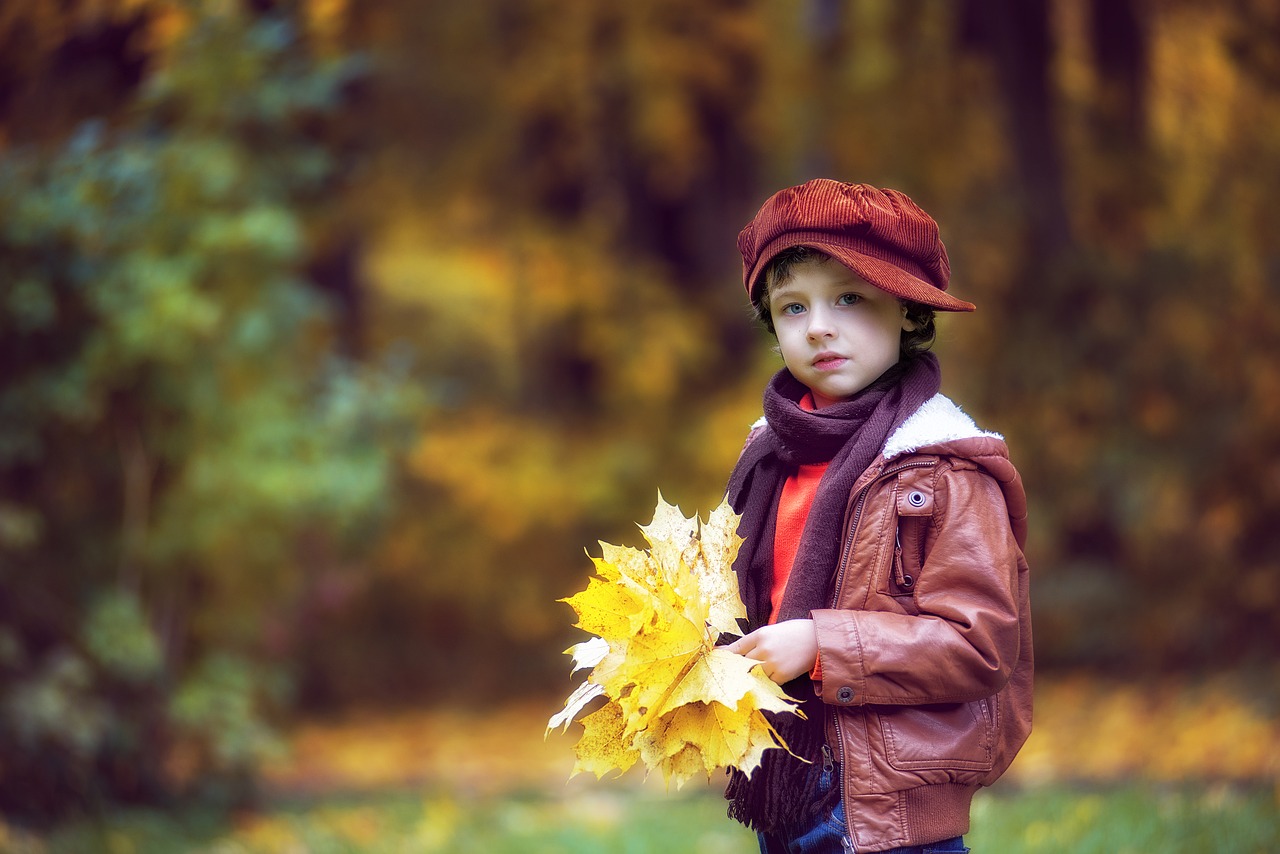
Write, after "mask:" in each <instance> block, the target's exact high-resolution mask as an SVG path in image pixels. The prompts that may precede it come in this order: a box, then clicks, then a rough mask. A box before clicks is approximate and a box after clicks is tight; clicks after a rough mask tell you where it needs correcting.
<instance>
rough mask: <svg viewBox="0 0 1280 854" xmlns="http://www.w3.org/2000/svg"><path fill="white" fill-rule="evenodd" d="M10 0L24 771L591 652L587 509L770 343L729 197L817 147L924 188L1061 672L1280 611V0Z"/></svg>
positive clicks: (0, 406) (731, 432)
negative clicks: (751, 298) (584, 612)
mask: <svg viewBox="0 0 1280 854" xmlns="http://www.w3.org/2000/svg"><path fill="white" fill-rule="evenodd" d="M0 6H2V7H3V11H0V756H3V757H4V762H3V765H2V766H0V800H4V801H5V803H6V804H14V805H15V806H14V807H13V808H14V809H15V810H16V811H18V812H21V813H23V814H24V815H27V816H35V817H40V816H54V815H57V814H59V813H60V812H63V811H65V810H66V809H68V808H73V809H74V808H87V806H88V805H90V804H98V803H104V802H105V803H109V802H112V801H113V800H129V801H135V802H145V801H155V800H159V799H164V798H167V797H171V796H172V795H173V794H175V793H182V792H192V793H211V792H212V793H222V795H220V796H224V797H229V798H232V799H234V798H237V797H245V796H246V795H247V793H248V792H250V791H251V790H252V786H251V785H250V783H251V781H252V780H253V778H254V769H255V768H256V767H258V766H259V765H260V763H262V762H263V761H266V760H268V759H269V758H270V757H272V756H273V755H274V752H275V751H276V749H278V747H279V743H280V742H279V738H278V737H277V736H276V735H275V732H276V730H277V728H278V725H279V724H280V723H281V722H283V721H287V720H289V719H290V718H291V717H293V716H295V715H297V714H300V713H314V712H321V711H335V710H338V709H342V708H344V707H349V706H352V705H360V706H378V705H382V704H394V705H395V706H397V707H401V706H404V705H408V704H412V703H429V704H433V705H434V704H439V703H444V702H461V701H469V702H485V703H487V702H490V701H492V700H493V698H502V699H510V698H515V697H526V696H529V695H531V694H535V693H536V694H539V695H549V694H560V695H563V694H564V693H568V690H567V689H564V690H562V685H563V684H564V683H563V677H564V674H563V668H562V662H563V658H562V657H561V656H560V651H561V650H563V649H564V648H565V647H566V646H568V645H569V644H571V643H573V642H574V633H575V631H576V630H574V629H572V628H571V627H570V626H568V624H567V622H566V621H565V620H564V618H563V617H564V614H563V606H558V605H555V604H554V600H555V599H557V598H558V597H561V596H563V595H565V592H566V591H568V590H572V589H577V587H578V586H579V585H580V582H581V575H582V572H581V564H582V561H581V546H582V544H583V543H586V542H593V541H595V540H596V539H597V538H602V539H605V540H607V541H611V542H622V541H623V539H624V538H625V537H626V536H627V535H628V532H629V530H630V526H631V520H634V519H637V518H641V517H642V514H644V513H646V512H647V511H648V510H649V509H650V508H651V507H652V502H653V494H654V490H655V488H656V487H657V486H658V485H659V484H661V485H662V487H663V489H664V490H665V491H666V493H667V495H668V496H669V497H672V498H676V499H678V500H679V501H680V502H683V503H685V505H686V506H700V507H710V506H714V504H715V502H716V501H718V500H719V497H720V496H721V495H722V494H723V491H724V484H725V479H726V477H727V473H728V472H729V471H730V469H731V468H732V465H733V461H734V459H735V458H736V455H737V453H738V452H739V450H740V448H741V446H742V441H743V439H744V437H745V434H746V432H747V429H748V426H749V425H750V424H751V423H752V422H753V421H754V420H755V419H756V418H757V417H758V416H759V414H760V391H761V388H762V386H763V383H764V381H765V379H766V378H767V377H768V376H769V375H770V374H771V373H772V372H773V371H774V370H776V369H777V367H778V361H777V359H776V357H775V356H774V354H772V353H771V351H770V346H771V342H770V340H769V338H768V336H767V335H766V334H765V333H764V332H762V331H761V330H759V329H757V328H755V327H754V326H753V323H752V320H751V318H750V313H749V311H748V310H747V308H746V307H745V306H744V305H743V297H742V292H741V287H740V284H739V281H738V278H739V274H740V270H739V259H738V258H737V257H736V254H735V252H734V239H735V237H736V234H737V231H738V229H739V228H741V226H742V224H743V223H745V222H746V221H747V220H748V218H749V217H750V216H751V214H752V213H753V212H754V210H755V209H756V208H757V207H758V206H759V204H760V203H761V202H762V201H763V200H764V199H765V198H766V197H767V196H768V195H769V194H770V193H771V192H773V191H775V190H777V189H778V188H780V187H782V186H787V185H790V184H795V183H799V182H800V181H802V180H805V179H807V178H810V177H813V176H815V175H826V176H830V177H835V178H840V179H845V180H855V181H866V182H869V183H872V184H875V185H878V186H888V187H895V188H898V189H901V190H903V191H905V192H907V193H908V194H910V195H911V196H912V198H914V199H916V200H917V201H919V202H920V203H921V204H922V206H923V207H925V208H926V209H927V210H928V211H929V212H930V213H931V214H933V215H935V216H936V218H937V219H938V220H939V222H940V223H941V225H942V233H943V238H944V240H945V241H946V244H947V247H948V251H949V253H950V258H951V262H952V268H953V280H952V290H953V291H954V292H955V293H956V294H958V295H959V296H961V297H963V298H965V299H969V300H972V301H973V302H975V303H976V304H977V305H978V311H977V312H976V313H974V314H972V315H969V316H965V317H953V318H945V319H943V320H942V321H941V325H940V329H939V338H938V343H937V345H936V350H937V352H938V355H939V357H940V360H941V362H942V364H943V383H944V390H945V391H946V392H947V393H948V394H950V395H951V396H953V397H955V398H956V399H957V400H958V401H959V402H960V403H961V404H962V405H964V406H965V408H966V409H967V411H970V412H971V413H973V414H974V416H975V417H976V419H977V420H978V421H979V422H980V423H981V424H982V425H983V426H984V427H988V428H990V429H993V430H996V431H998V432H1000V433H1002V434H1004V435H1005V436H1006V437H1007V438H1008V440H1009V444H1010V447H1011V450H1012V453H1013V456H1014V459H1015V461H1016V462H1017V464H1018V466H1019V470H1020V471H1021V472H1022V474H1023V477H1024V479H1025V482H1026V484H1027V489H1028V497H1029V503H1030V506H1031V516H1030V524H1031V530H1030V538H1029V543H1028V557H1029V560H1030V563H1031V565H1032V567H1033V582H1032V586H1033V593H1032V596H1033V600H1034V608H1035V622H1036V625H1035V629H1036V660H1037V666H1038V668H1040V669H1041V670H1042V671H1045V672H1051V671H1053V670H1055V669H1057V670H1060V671H1061V670H1064V669H1075V668H1085V669H1092V670H1094V671H1105V672H1109V673H1110V674H1111V675H1113V676H1117V677H1127V676H1129V675H1130V674H1132V673H1134V672H1143V673H1155V674H1163V675H1171V676H1173V677H1174V678H1177V677H1179V675H1180V674H1182V673H1183V672H1185V671H1186V670H1188V669H1191V670H1200V671H1205V670H1218V669H1221V668H1224V667H1237V666H1246V667H1247V666H1250V665H1253V664H1256V663H1258V662H1264V663H1265V662H1270V661H1273V660H1274V659H1275V657H1276V655H1277V653H1278V652H1280V526H1277V525H1276V524H1275V519H1276V518H1277V516H1278V515H1280V467H1278V466H1277V463H1276V460H1277V459H1280V404H1277V401H1280V371H1278V370H1277V368H1276V366H1277V364H1280V311H1277V309H1276V300H1277V286H1276V283H1277V280H1278V279H1277V277H1278V275H1280V273H1278V272H1277V271H1280V249H1278V244H1277V242H1276V240H1275V238H1274V235H1276V234H1278V233H1280V208H1278V207H1277V206H1276V204H1275V202H1274V200H1275V199H1276V198H1280V143H1278V141H1280V50H1278V49H1277V45H1280V13H1278V11H1277V6H1276V4H1275V3H1269V2H1264V0H1230V2H1221V3H1203V2H1196V0H1151V2H1139V0H1085V1H1084V2H1048V1H1047V0H956V2H933V0H848V2H828V0H814V2H804V3H794V2H789V0H707V2H701V3H697V4H689V3H687V2H683V0H636V2H628V3H599V2H591V0H556V2H552V1H551V0H531V2H520V3H511V2H507V0H469V2H466V3H426V4H424V3H420V2H414V0H386V2H378V3H353V2H349V0H298V2H289V3H283V2H273V0H253V2H249V0H228V2H203V0H201V1H200V2H186V0H183V1H182V2H179V1H178V0H95V1H94V2H60V3H50V2H46V0H7V2H4V3H2V4H0ZM543 699H544V701H545V702H546V703H548V704H549V703H550V702H552V701H551V699H550V698H549V697H545V696H544V698H543ZM596 702H600V701H596ZM539 728H540V727H539ZM1199 743H1203V740H1202V739H1201V740H1200V742H1199Z"/></svg>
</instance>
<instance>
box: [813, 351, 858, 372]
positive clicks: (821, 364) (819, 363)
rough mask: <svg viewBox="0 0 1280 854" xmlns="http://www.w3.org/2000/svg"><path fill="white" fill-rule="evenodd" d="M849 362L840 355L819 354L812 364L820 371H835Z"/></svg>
mask: <svg viewBox="0 0 1280 854" xmlns="http://www.w3.org/2000/svg"><path fill="white" fill-rule="evenodd" d="M847 361H849V360H848V359H846V358H845V357H844V356H841V355H840V354H839V353H819V354H818V355H817V358H815V359H814V360H813V362H812V363H811V364H812V365H813V367H815V368H817V369H818V370H819V371H830V370H834V369H836V368H838V367H840V366H841V365H843V364H844V363H845V362H847Z"/></svg>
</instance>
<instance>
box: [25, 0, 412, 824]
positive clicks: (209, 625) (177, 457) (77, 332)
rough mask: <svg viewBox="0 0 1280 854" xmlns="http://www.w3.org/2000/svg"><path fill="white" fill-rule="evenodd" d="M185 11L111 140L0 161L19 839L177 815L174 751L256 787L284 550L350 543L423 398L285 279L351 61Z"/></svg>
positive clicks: (305, 240) (246, 25)
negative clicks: (143, 813)
mask: <svg viewBox="0 0 1280 854" xmlns="http://www.w3.org/2000/svg"><path fill="white" fill-rule="evenodd" d="M190 12H191V17H190V18H188V19H186V20H185V27H186V28H185V29H184V30H183V31H182V32H181V33H180V34H179V35H178V36H177V38H176V40H175V41H174V42H173V43H172V44H171V45H169V46H168V50H167V53H162V54H160V55H158V56H157V57H156V58H155V59H156V68H155V70H154V73H153V74H152V75H151V76H150V77H148V78H147V79H146V80H145V81H144V83H143V84H142V86H141V87H140V89H139V91H138V92H137V94H136V97H135V99H134V102H133V103H132V105H131V106H130V108H129V110H128V112H127V114H126V115H124V116H120V117H117V118H116V119H115V120H114V121H113V122H110V123H108V122H105V121H97V120H89V121H86V122H84V124H83V125H82V126H81V127H80V129H79V130H78V131H77V132H76V133H75V134H74V135H73V136H72V137H71V138H70V139H68V140H67V141H66V142H65V144H62V145H59V146H55V147H52V148H49V149H44V148H25V149H22V148H15V149H11V150H8V151H5V152H4V156H3V157H2V158H0V281H2V282H3V283H4V285H3V291H0V359H2V360H3V362H4V364H5V371H4V376H3V381H2V382H0V423H3V425H4V428H3V431H0V479H2V480H3V483H4V490H3V494H2V495H0V583H2V584H3V585H4V589H5V596H4V600H3V601H2V602H0V620H3V623H4V625H5V626H6V628H5V632H4V638H5V640H6V647H5V655H4V656H3V659H0V678H2V679H3V681H2V682H0V686H3V687H2V690H3V695H2V697H3V704H2V705H0V749H2V750H3V751H4V753H5V755H6V761H5V763H4V766H3V768H0V795H3V796H4V797H5V798H6V799H8V800H9V801H10V802H11V803H16V804H17V805H18V809H19V810H20V811H26V812H29V813H34V814H41V813H56V812H58V811H59V810H61V809H65V808H67V807H71V806H75V805H77V803H79V804H84V803H86V802H88V801H89V800H92V799H93V798H96V797H97V796H98V795H100V794H106V795H107V796H113V795H114V796H130V797H137V796H142V797H154V796H155V795H156V793H157V792H162V791H165V790H172V789H174V788H175V787H176V786H177V785H178V784H179V783H181V782H182V781H179V780H176V779H173V778H172V777H171V776H167V775H168V771H167V770H166V769H165V766H164V763H165V762H166V761H167V756H168V754H169V752H170V750H171V749H173V748H174V746H175V745H176V744H190V745H192V746H191V747H189V748H188V749H187V753H188V754H194V755H196V756H198V757H199V759H198V761H197V765H198V766H199V767H197V768H194V769H188V773H192V772H202V771H203V772H208V773H213V774H219V773H225V774H229V775H232V776H237V777H238V776H240V775H243V774H244V773H245V772H247V771H249V770H251V769H252V768H253V766H254V765H255V764H256V762H257V761H258V760H259V759H260V758H261V757H262V756H263V755H264V752H265V751H267V750H269V749H270V747H271V745H272V738H271V735H270V732H269V730H268V728H267V726H266V724H265V719H264V717H263V715H264V712H265V711H267V710H269V709H271V708H273V707H275V708H278V707H279V706H280V704H281V702H282V701H283V699H284V697H283V695H282V694H281V692H280V691H279V690H275V689H272V687H271V686H272V685H275V684H277V683H279V682H280V677H279V674H278V673H276V668H275V665H273V664H271V663H270V662H269V661H262V662H261V663H257V664H255V665H253V666H249V665H248V664H247V663H246V661H247V660H248V658H249V657H251V656H257V655H259V654H260V652H261V650H262V648H263V638H264V635H265V634H266V633H267V632H268V630H269V629H270V628H271V623H272V622H273V621H276V622H279V621H281V620H282V619H284V617H283V616H282V614H281V607H282V605H283V603H284V602H285V601H287V600H286V598H284V597H288V596H290V595H295V594H296V591H297V590H298V589H300V588H301V587H303V586H304V583H305V579H306V572H307V570H308V567H307V565H306V564H305V563H303V562H302V561H299V560H298V559H297V557H296V555H295V554H294V550H295V549H296V548H297V547H298V543H299V541H300V540H301V539H302V538H303V537H304V535H306V536H309V537H311V538H312V539H315V538H316V533H315V532H317V531H323V532H324V537H323V539H324V543H325V544H326V545H323V546H321V547H320V548H321V551H320V552H319V553H316V552H315V550H314V549H313V550H312V551H313V555H314V556H315V557H316V558H317V559H322V560H329V561H333V562H336V561H338V560H340V559H345V558H346V557H347V556H353V555H356V554H358V553H359V551H360V550H361V549H364V548H366V547H367V546H368V544H369V542H370V540H371V537H372V533H373V532H374V531H375V530H376V528H377V524H378V520H379V518H380V516H381V515H382V514H384V513H385V509H386V508H385V502H386V498H387V494H388V492H389V489H390V486H391V474H392V471H393V465H394V455H395V453H396V448H397V447H398V446H399V445H400V444H401V443H402V436H403V435H404V433H405V428H406V426H407V425H409V424H411V423H412V421H413V419H414V418H415V417H416V413H417V411H418V408H419V406H420V404H421V400H422V398H421V395H420V394H419V393H418V392H417V391H415V390H414V388H413V387H412V386H410V385H409V384H408V383H407V382H406V381H405V377H404V376H403V371H402V370H401V369H399V368H396V367H395V365H394V364H392V363H391V362H387V363H386V364H384V365H381V366H378V365H372V364H367V365H366V364H359V363H355V362H352V361H351V360H349V359H345V358H342V357H341V356H339V355H338V351H339V342H338V341H337V339H336V338H335V334H334V331H333V330H334V326H335V320H336V318H335V316H334V309H333V305H332V304H331V302H330V300H329V299H328V298H327V297H326V296H324V294H323V293H322V291H320V290H319V289H318V288H317V287H316V286H314V285H313V284H312V283H310V282H308V281H306V280H305V279H303V278H302V277H301V276H300V275H299V270H300V269H301V268H302V266H303V264H304V262H305V261H306V260H307V256H308V253H309V252H310V250H311V241H312V237H311V234H310V231H311V227H310V225H309V223H308V220H307V218H306V206H307V204H309V203H311V201H314V198H315V195H314V194H315V193H316V191H317V189H318V188H319V187H320V182H321V181H322V180H324V179H326V177H327V176H328V175H329V174H330V173H331V171H332V165H333V164H332V163H331V158H330V156H329V154H328V153H327V151H326V149H325V145H324V139H323V137H317V136H315V135H314V134H313V133H312V131H314V130H315V129H316V127H318V126H319V125H317V122H319V120H320V118H321V117H322V116H323V114H324V113H325V112H326V111H329V110H331V109H332V108H333V107H334V106H335V105H336V103H337V99H338V97H339V94H340V91H341V87H342V86H343V85H344V84H345V82H346V81H348V80H349V79H350V78H351V75H352V74H353V73H354V72H355V70H356V67H357V66H356V64H354V63H352V62H350V61H340V60H332V61H327V62H321V61H318V60H315V59H312V58H310V57H308V55H307V52H306V51H305V49H304V46H303V44H302V43H301V41H300V40H299V38H298V34H297V32H296V31H295V29H294V28H293V27H292V25H291V24H290V23H289V22H288V21H287V20H284V19H281V18H274V17H266V18H257V19H255V18H253V17H251V16H249V15H247V14H246V13H243V12H238V11H235V7H234V6H227V7H225V8H223V7H215V6H213V5H203V4H202V5H197V6H194V7H192V9H191V10H190ZM326 555H331V557H326ZM50 750H52V751H53V756H54V758H53V759H52V760H50V761H49V762H44V763H42V761H41V756H42V754H44V753H45V752H47V751H50ZM128 766H133V767H132V768H128ZM126 769H127V770H126ZM139 780H141V781H143V782H142V783H139V782H138V781H139Z"/></svg>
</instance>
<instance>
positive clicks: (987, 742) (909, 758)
mask: <svg viewBox="0 0 1280 854" xmlns="http://www.w3.org/2000/svg"><path fill="white" fill-rule="evenodd" d="M879 718H880V731H881V733H883V735H884V749H885V758H886V759H887V760H888V761H889V764H890V765H891V766H893V767H894V768H896V769H898V770H899V771H927V770H935V769H936V770H956V771H990V770H991V768H992V767H993V766H994V761H995V760H994V754H993V750H992V746H993V744H994V739H995V733H996V725H997V721H996V698H995V697H989V698H984V699H982V700H975V701H974V702H971V703H939V704H934V705H926V706H900V707H897V708H894V709H892V710H891V711H890V710H886V711H881V712H880V713H879Z"/></svg>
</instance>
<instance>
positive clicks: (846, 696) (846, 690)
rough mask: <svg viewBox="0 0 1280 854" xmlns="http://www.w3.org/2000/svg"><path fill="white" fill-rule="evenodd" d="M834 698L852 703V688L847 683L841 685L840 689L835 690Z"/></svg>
mask: <svg viewBox="0 0 1280 854" xmlns="http://www.w3.org/2000/svg"><path fill="white" fill-rule="evenodd" d="M836 699H837V700H839V701H840V702H842V703H852V702H853V689H852V688H850V687H849V686H848V685H843V686H841V687H840V690H839V691H836Z"/></svg>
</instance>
